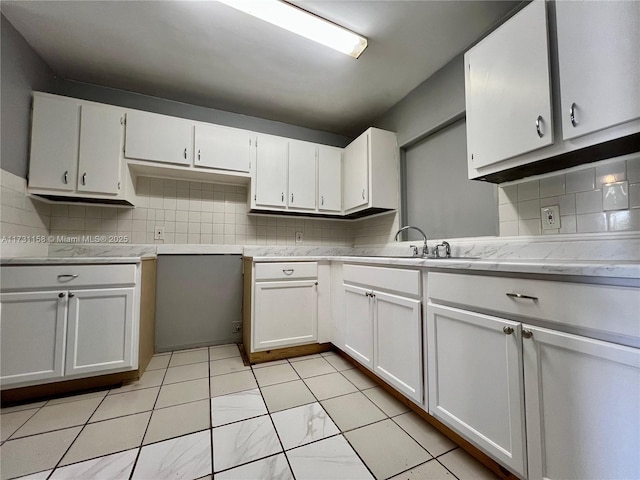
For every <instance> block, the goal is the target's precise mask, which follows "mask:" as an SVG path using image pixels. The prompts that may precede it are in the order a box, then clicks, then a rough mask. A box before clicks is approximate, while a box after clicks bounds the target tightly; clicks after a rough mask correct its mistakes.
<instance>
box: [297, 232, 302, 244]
mask: <svg viewBox="0 0 640 480" xmlns="http://www.w3.org/2000/svg"><path fill="white" fill-rule="evenodd" d="M296 243H302V232H296Z"/></svg>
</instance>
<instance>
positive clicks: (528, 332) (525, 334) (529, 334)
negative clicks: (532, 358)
mask: <svg viewBox="0 0 640 480" xmlns="http://www.w3.org/2000/svg"><path fill="white" fill-rule="evenodd" d="M531 337H533V332H532V331H531V330H522V338H531Z"/></svg>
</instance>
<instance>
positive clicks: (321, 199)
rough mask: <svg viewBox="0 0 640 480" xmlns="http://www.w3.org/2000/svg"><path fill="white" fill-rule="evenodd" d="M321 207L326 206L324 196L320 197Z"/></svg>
mask: <svg viewBox="0 0 640 480" xmlns="http://www.w3.org/2000/svg"><path fill="white" fill-rule="evenodd" d="M320 205H324V195H321V196H320Z"/></svg>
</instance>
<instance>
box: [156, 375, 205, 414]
mask: <svg viewBox="0 0 640 480" xmlns="http://www.w3.org/2000/svg"><path fill="white" fill-rule="evenodd" d="M205 398H209V379H208V378H199V379H197V380H189V381H187V382H180V383H171V384H169V385H163V386H162V388H160V395H158V401H157V402H156V405H155V407H154V408H165V407H171V406H173V405H179V404H181V403H188V402H195V401H196V400H203V399H205Z"/></svg>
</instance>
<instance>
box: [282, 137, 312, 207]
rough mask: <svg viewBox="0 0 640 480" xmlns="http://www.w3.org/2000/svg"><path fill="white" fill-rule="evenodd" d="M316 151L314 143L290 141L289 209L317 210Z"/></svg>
mask: <svg viewBox="0 0 640 480" xmlns="http://www.w3.org/2000/svg"><path fill="white" fill-rule="evenodd" d="M316 151H317V145H314V144H313V143H309V142H299V141H296V140H290V141H289V168H288V172H289V198H288V199H287V203H288V205H289V208H293V209H298V208H300V209H305V210H314V209H315V208H316Z"/></svg>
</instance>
